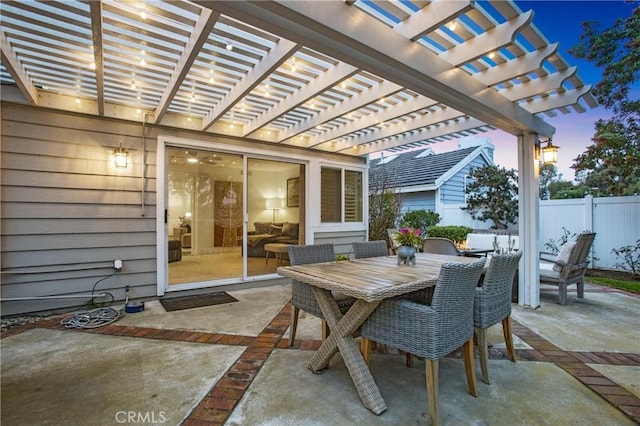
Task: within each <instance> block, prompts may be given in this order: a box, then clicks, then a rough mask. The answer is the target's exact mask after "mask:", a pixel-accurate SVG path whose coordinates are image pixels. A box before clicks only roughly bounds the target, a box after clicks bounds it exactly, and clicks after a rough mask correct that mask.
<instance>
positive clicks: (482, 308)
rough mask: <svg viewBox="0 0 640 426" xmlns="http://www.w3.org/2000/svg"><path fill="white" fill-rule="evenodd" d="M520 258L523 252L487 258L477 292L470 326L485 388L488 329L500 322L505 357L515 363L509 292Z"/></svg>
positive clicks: (487, 375)
mask: <svg viewBox="0 0 640 426" xmlns="http://www.w3.org/2000/svg"><path fill="white" fill-rule="evenodd" d="M521 257H522V251H519V252H517V253H508V254H494V255H492V256H491V257H490V258H489V259H491V260H489V266H488V267H487V272H486V274H485V276H484V280H483V281H482V286H480V287H477V288H476V296H475V303H474V306H473V325H474V327H475V329H476V337H477V339H478V352H479V355H480V369H481V371H482V381H483V382H485V383H486V384H489V348H488V343H487V329H488V328H489V327H491V326H492V325H494V324H497V323H499V322H501V323H502V334H503V335H504V342H505V344H506V346H507V356H508V357H509V359H510V360H511V361H513V362H515V361H516V353H515V349H514V348H513V339H512V336H511V289H512V287H513V277H514V276H515V274H516V271H517V269H518V263H519V262H520V258H521Z"/></svg>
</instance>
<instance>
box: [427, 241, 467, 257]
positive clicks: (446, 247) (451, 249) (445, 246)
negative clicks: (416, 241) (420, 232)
mask: <svg viewBox="0 0 640 426" xmlns="http://www.w3.org/2000/svg"><path fill="white" fill-rule="evenodd" d="M422 251H423V252H424V253H437V254H450V255H452V256H461V255H462V252H461V251H460V250H458V248H457V247H456V245H455V243H454V242H453V241H451V240H450V239H448V238H439V237H427V238H425V239H424V240H422Z"/></svg>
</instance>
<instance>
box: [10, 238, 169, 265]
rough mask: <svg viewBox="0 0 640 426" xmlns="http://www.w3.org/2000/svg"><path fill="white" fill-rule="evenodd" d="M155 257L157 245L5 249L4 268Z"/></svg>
mask: <svg viewBox="0 0 640 426" xmlns="http://www.w3.org/2000/svg"><path fill="white" fill-rule="evenodd" d="M3 244H4V243H3ZM115 244H117V243H115ZM155 257H156V247H155V245H154V246H131V247H121V246H119V245H114V246H111V247H96V248H93V249H79V248H68V249H60V250H42V251H37V249H32V250H29V251H3V254H2V270H3V271H4V270H8V271H11V270H12V269H15V268H33V267H48V266H54V265H55V266H59V267H60V269H61V270H64V269H65V265H78V264H82V263H93V262H112V261H113V260H115V259H123V260H124V261H125V262H127V261H131V260H137V259H149V258H154V259H155ZM43 269H44V268H43ZM49 269H51V268H49ZM67 269H71V267H70V266H67Z"/></svg>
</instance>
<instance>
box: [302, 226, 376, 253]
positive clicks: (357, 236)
mask: <svg viewBox="0 0 640 426" xmlns="http://www.w3.org/2000/svg"><path fill="white" fill-rule="evenodd" d="M366 239H367V235H366V231H364V230H363V231H344V232H316V233H315V234H314V236H313V241H314V244H328V243H332V244H333V246H334V249H335V252H336V254H349V253H351V252H352V248H351V243H352V242H354V241H366Z"/></svg>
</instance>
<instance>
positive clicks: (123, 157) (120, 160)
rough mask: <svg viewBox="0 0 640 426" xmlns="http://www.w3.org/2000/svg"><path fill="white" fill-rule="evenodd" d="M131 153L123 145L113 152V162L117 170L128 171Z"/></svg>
mask: <svg viewBox="0 0 640 426" xmlns="http://www.w3.org/2000/svg"><path fill="white" fill-rule="evenodd" d="M128 156H129V153H128V152H127V150H126V149H124V148H123V147H122V144H120V146H119V147H118V148H116V150H115V151H113V161H114V164H115V166H116V169H126V168H127V162H128V161H127V160H128V158H127V157H128Z"/></svg>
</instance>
